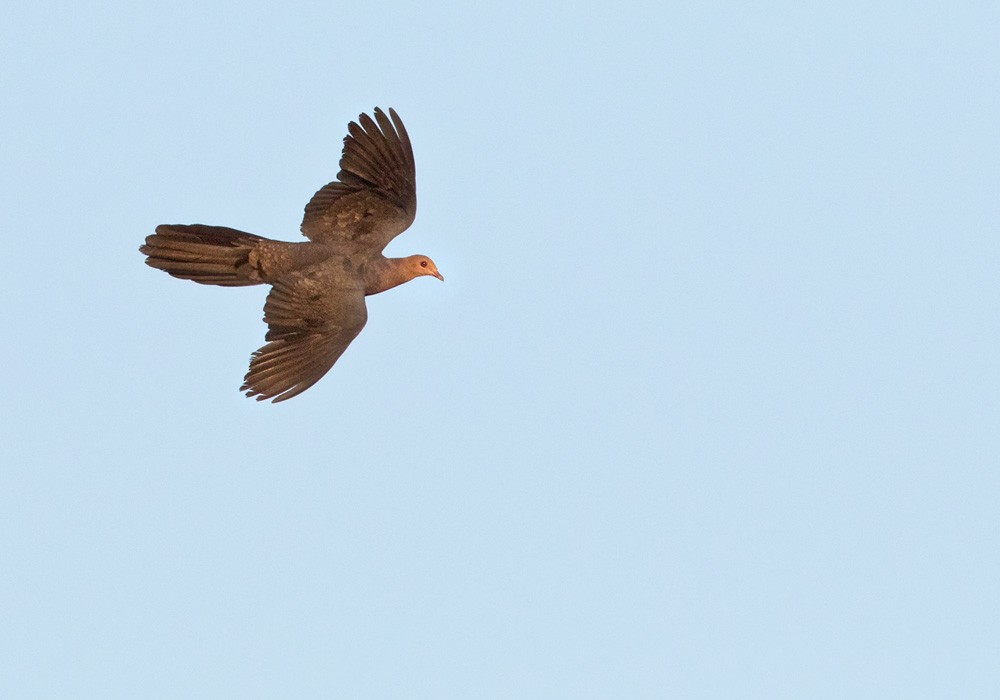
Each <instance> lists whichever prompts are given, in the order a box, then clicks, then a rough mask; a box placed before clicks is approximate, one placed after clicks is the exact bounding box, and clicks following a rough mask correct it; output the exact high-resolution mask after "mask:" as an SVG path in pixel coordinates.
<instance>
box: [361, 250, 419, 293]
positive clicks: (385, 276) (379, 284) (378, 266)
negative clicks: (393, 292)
mask: <svg viewBox="0 0 1000 700" xmlns="http://www.w3.org/2000/svg"><path fill="white" fill-rule="evenodd" d="M407 260H408V258H385V257H382V258H378V259H376V260H375V261H373V262H372V263H371V265H369V267H368V274H366V275H365V294H366V295H371V294H378V293H379V292H384V291H385V290H387V289H392V288H393V287H398V286H399V285H401V284H403V283H404V282H409V281H410V280H411V279H413V278H414V277H416V276H417V275H416V274H415V273H414V271H413V267H412V266H410V265H408V264H407Z"/></svg>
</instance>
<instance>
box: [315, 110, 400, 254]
mask: <svg viewBox="0 0 1000 700" xmlns="http://www.w3.org/2000/svg"><path fill="white" fill-rule="evenodd" d="M374 114H375V118H374V119H372V118H371V117H369V116H368V115H367V114H362V115H361V116H360V117H358V121H359V122H360V125H359V124H358V123H357V122H351V123H350V124H348V125H347V130H348V135H347V136H346V137H345V138H344V152H343V155H341V157H340V172H339V173H338V174H337V180H336V181H335V182H331V183H330V184H328V185H326V186H325V187H323V188H322V189H321V190H320V191H319V192H317V193H316V194H315V195H313V198H312V199H311V200H310V201H309V203H308V204H307V205H306V213H305V217H304V218H303V219H302V233H303V234H305V236H306V237H307V238H309V239H311V240H314V241H320V242H324V241H334V240H338V239H346V240H351V241H357V242H359V243H362V244H364V245H367V246H370V247H371V249H372V250H374V251H381V250H382V249H383V248H385V246H386V245H388V244H389V241H391V240H392V239H393V238H395V237H396V236H398V235H399V234H400V233H402V232H403V231H405V230H406V229H407V228H408V227H409V226H410V224H411V223H413V217H415V216H416V214H417V190H416V170H415V166H414V163H413V148H412V146H411V145H410V137H409V136H408V135H407V133H406V128H405V127H404V126H403V121H402V120H401V119H400V118H399V115H398V114H396V111H395V110H394V109H389V116H386V114H385V112H383V111H382V110H381V109H379V108H378V107H376V108H375V112H374ZM390 117H391V120H390Z"/></svg>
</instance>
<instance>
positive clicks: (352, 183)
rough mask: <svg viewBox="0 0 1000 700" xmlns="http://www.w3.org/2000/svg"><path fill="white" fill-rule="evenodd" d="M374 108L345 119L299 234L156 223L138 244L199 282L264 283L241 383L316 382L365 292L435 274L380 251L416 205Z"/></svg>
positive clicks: (346, 336)
mask: <svg viewBox="0 0 1000 700" xmlns="http://www.w3.org/2000/svg"><path fill="white" fill-rule="evenodd" d="M389 114H390V115H391V120H390V118H389V117H387V116H386V115H385V113H384V112H382V111H381V110H380V109H378V108H376V109H375V119H374V120H373V119H372V118H371V117H369V116H368V115H365V114H362V115H361V117H360V119H359V121H360V126H359V125H358V124H357V123H355V122H351V124H350V125H349V126H348V129H349V132H350V133H349V135H348V136H347V137H346V138H345V139H344V153H343V156H342V157H341V161H340V168H341V169H340V173H339V174H338V176H337V180H336V181H334V182H331V183H330V184H328V185H326V186H325V187H323V188H322V189H320V190H319V191H318V192H317V193H316V194H315V195H314V196H313V198H312V200H310V202H309V204H307V205H306V211H305V217H304V219H303V221H302V232H303V233H304V234H305V235H306V236H307V237H308V238H309V239H310V240H308V241H303V242H294V243H293V242H288V241H276V240H272V239H269V238H264V237H262V236H257V235H254V234H252V233H246V232H244V231H237V230H236V229H231V228H225V227H222V226H206V225H203V224H191V225H180V224H178V225H162V226H158V227H157V228H156V233H155V234H153V235H151V236H149V237H147V238H146V243H145V245H143V246H142V247H141V248H140V249H139V250H140V251H141V252H142V253H144V254H145V255H146V256H147V259H146V263H147V264H148V265H150V266H151V267H155V268H158V269H161V270H164V271H165V272H167V273H169V274H171V275H173V276H174V277H179V278H181V279H190V280H193V281H195V282H199V283H201V284H214V285H220V286H226V287H242V286H250V285H256V284H269V285H271V286H272V289H271V292H270V293H269V294H268V297H267V301H266V303H265V304H264V321H265V322H266V323H267V324H268V332H267V335H266V340H267V341H268V343H267V344H266V345H265V346H264V347H262V348H260V349H259V350H258V351H257V352H255V353H254V354H253V356H252V357H251V361H250V371H249V372H248V373H247V375H246V377H245V379H244V384H243V387H242V389H243V390H245V391H246V392H247V396H256V397H257V399H258V400H261V399H274V401H282V400H284V399H288V398H291V397H292V396H295V395H297V394H299V393H301V392H302V391H305V390H306V389H308V388H309V387H310V386H312V385H313V384H315V383H316V382H317V381H318V380H319V379H320V378H321V377H322V376H323V375H324V374H326V372H327V371H329V369H330V368H331V367H332V366H333V364H334V363H335V362H336V361H337V359H338V358H339V357H340V355H341V354H342V353H343V352H344V350H345V349H346V348H347V346H348V345H349V344H350V342H351V341H352V340H354V338H355V337H356V336H357V334H358V333H360V332H361V329H362V328H363V327H364V325H365V321H366V320H367V310H366V307H365V302H364V298H365V296H368V295H371V294H378V293H379V292H383V291H385V290H387V289H392V288H393V287H396V286H398V285H400V284H403V283H404V282H408V281H409V280H411V279H414V278H416V277H420V276H422V275H431V276H434V277H437V278H438V279H443V278H442V277H441V274H440V273H439V272H438V271H437V267H436V266H435V265H434V262H433V261H432V260H430V258H427V257H425V256H423V255H411V256H409V257H405V258H387V257H385V256H384V255H383V254H382V250H383V249H384V248H385V246H386V245H387V244H388V243H389V241H391V240H392V239H393V238H394V237H395V236H396V235H398V234H399V233H401V232H402V231H404V230H405V229H406V228H408V227H409V225H410V223H412V221H413V218H414V216H415V214H416V182H415V170H414V162H413V150H412V148H411V146H410V140H409V137H408V135H407V133H406V129H405V128H404V127H403V123H402V121H401V120H400V119H399V116H398V115H397V114H396V113H395V112H394V111H393V110H391V109H390V110H389Z"/></svg>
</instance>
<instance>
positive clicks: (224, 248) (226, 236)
mask: <svg viewBox="0 0 1000 700" xmlns="http://www.w3.org/2000/svg"><path fill="white" fill-rule="evenodd" d="M266 240H267V239H266V238H262V237H261V236H255V235H254V234H252V233H245V232H243V231H237V230H236V229H232V228H226V227H225V226H205V225H204V224H192V225H190V226H187V225H182V224H164V225H162V226H157V227H156V233H154V234H153V235H151V236H147V237H146V244H145V245H143V246H141V247H140V248H139V252H140V253H142V254H143V255H146V256H147V258H146V264H147V265H149V266H150V267H155V268H156V269H158V270H163V271H164V272H166V273H167V274H170V275H173V276H174V277H179V278H181V279H185V280H194V281H195V282H198V283H200V284H218V285H221V286H223V287H244V286H247V285H252V284H262V283H263V281H264V280H262V279H261V277H260V274H259V271H258V270H257V267H256V264H255V263H256V260H251V253H253V252H254V249H255V248H256V247H257V245H258V244H259V243H260V242H261V241H266ZM254 257H255V256H254Z"/></svg>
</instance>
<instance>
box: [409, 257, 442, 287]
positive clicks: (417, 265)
mask: <svg viewBox="0 0 1000 700" xmlns="http://www.w3.org/2000/svg"><path fill="white" fill-rule="evenodd" d="M406 261H407V262H408V263H409V264H410V266H412V268H413V272H414V275H413V276H414V277H420V276H421V275H430V276H431V277H437V278H438V279H439V280H441V281H442V282H444V276H443V275H442V274H441V273H440V272H438V269H437V265H435V264H434V261H433V260H431V259H430V258H428V257H427V256H426V255H411V256H410V257H408V258H407V259H406Z"/></svg>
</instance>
